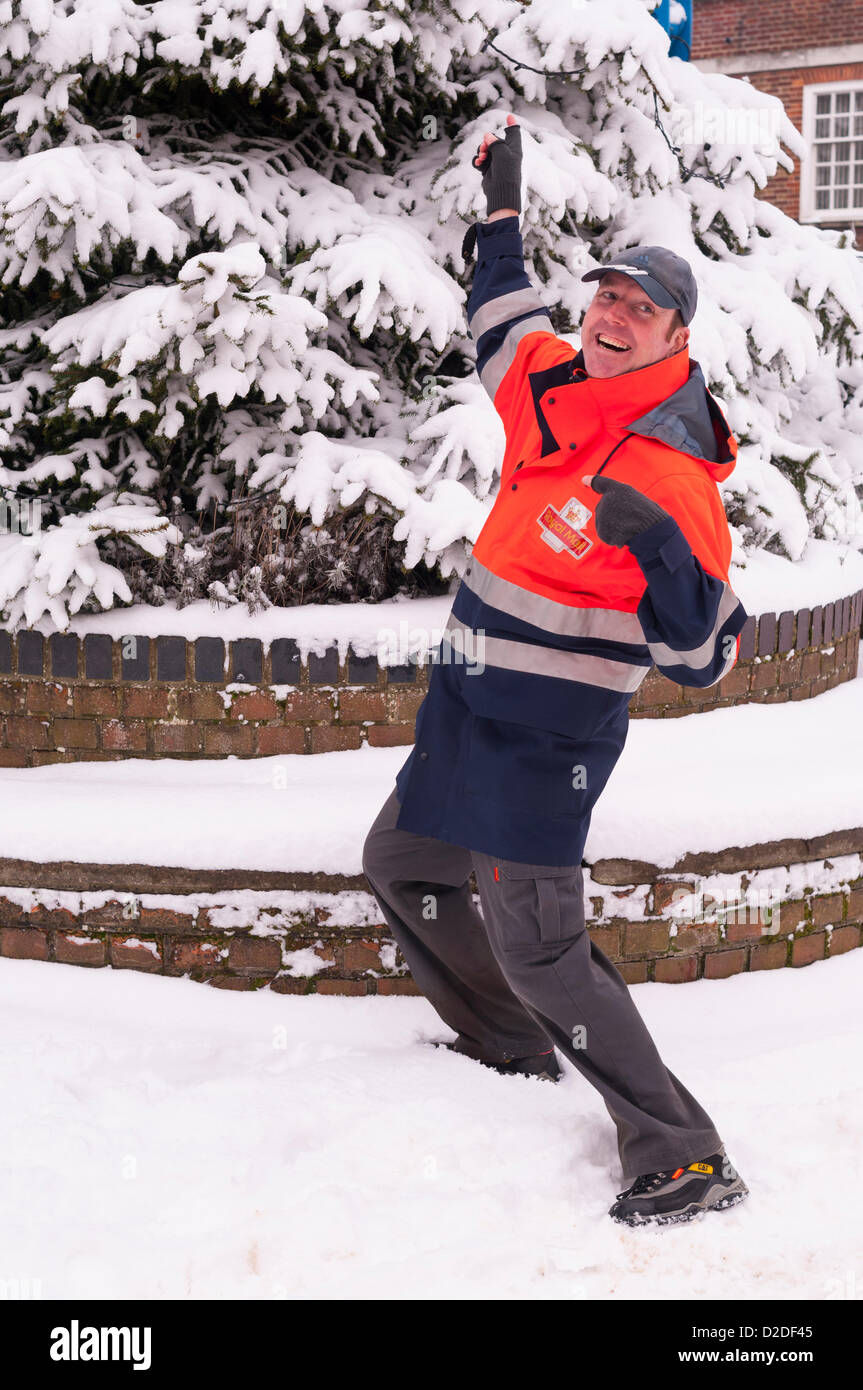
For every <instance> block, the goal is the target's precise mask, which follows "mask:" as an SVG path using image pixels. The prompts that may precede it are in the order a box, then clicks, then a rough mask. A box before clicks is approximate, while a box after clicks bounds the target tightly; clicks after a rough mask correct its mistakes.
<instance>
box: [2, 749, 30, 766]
mask: <svg viewBox="0 0 863 1390" xmlns="http://www.w3.org/2000/svg"><path fill="white" fill-rule="evenodd" d="M27 765H28V757H27V753H26V751H25V750H24V749H23V748H0V767H27Z"/></svg>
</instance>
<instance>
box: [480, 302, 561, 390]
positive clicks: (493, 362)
mask: <svg viewBox="0 0 863 1390" xmlns="http://www.w3.org/2000/svg"><path fill="white" fill-rule="evenodd" d="M553 331H554V330H553V329H552V326H551V319H550V318H549V316H548V313H547V311H545V310H544V311H543V312H542V313H541V314H534V315H533V317H532V318H529V319H522V321H521V323H514V324H513V326H512V328H511V329H510V330H509V332H508V333H507V335H506V337H505V338H504V340H503V342H502V343H501V345H500V347H499V348H498V350H497V352H495V353H493V355H492V356H491V357H490V358H489V360H488V362H486V364H485V366H484V367H483V369H482V371H481V372H480V374H479V379H480V381H481V382H482V384H483V386H484V387H485V389H486V391H487V392H488V394H489V396H490V397H491V399H492V400H494V398H495V396H496V395H497V388H498V387H499V386H500V383H501V382H502V381H503V379H504V377H505V376H506V374H507V372H508V371H509V369H510V367H511V366H512V364H513V361H514V359H515V354H516V352H517V351H518V345H519V343H520V342H521V340H522V338H526V337H527V335H528V333H537V332H542V333H553Z"/></svg>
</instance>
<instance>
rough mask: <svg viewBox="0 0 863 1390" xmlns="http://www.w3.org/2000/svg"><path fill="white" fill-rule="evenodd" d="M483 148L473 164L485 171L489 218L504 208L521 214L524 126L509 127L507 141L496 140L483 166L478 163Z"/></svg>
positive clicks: (483, 173) (487, 213) (485, 190)
mask: <svg viewBox="0 0 863 1390" xmlns="http://www.w3.org/2000/svg"><path fill="white" fill-rule="evenodd" d="M480 148H481V147H480V146H477V152H476V155H474V157H473V159H472V160H471V163H472V164H473V167H474V169H479V170H480V171H481V172H482V191H483V193H484V194H485V200H486V216H488V215H489V214H490V213H492V212H500V210H501V208H514V209H515V211H516V212H521V126H519V125H510V126H507V128H506V135H505V137H504V138H503V140H492V142H491V144H490V145H489V146H488V149H487V150H486V156H485V159H484V160H483V162H482V164H477V162H476V160H477V155H478V154H479V151H480Z"/></svg>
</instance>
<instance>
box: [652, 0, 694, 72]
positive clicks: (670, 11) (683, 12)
mask: <svg viewBox="0 0 863 1390" xmlns="http://www.w3.org/2000/svg"><path fill="white" fill-rule="evenodd" d="M693 3H694V0H659V4H658V5H657V6H656V9H655V10H653V11H652V12H651V13H652V14H653V18H654V19H655V20H656V21H657V23H658V24H661V25H662V27H663V29H664V30H665V32H666V34H668V36H669V38H670V39H671V43H670V44H669V48H668V56H669V57H670V58H682V59H683V60H684V62H688V61H689V54H690V51H691V48H692V6H693Z"/></svg>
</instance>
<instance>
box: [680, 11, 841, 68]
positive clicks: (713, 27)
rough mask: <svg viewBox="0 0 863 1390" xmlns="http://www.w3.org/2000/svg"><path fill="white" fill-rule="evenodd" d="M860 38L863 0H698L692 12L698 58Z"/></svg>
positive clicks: (694, 45)
mask: <svg viewBox="0 0 863 1390" xmlns="http://www.w3.org/2000/svg"><path fill="white" fill-rule="evenodd" d="M861 40H863V4H861V3H860V0H695V5H694V8H693V12H692V57H693V59H694V60H695V61H696V62H697V61H698V59H699V58H722V57H724V56H726V55H727V54H730V53H734V54H738V53H768V52H776V51H778V50H780V49H788V48H820V47H823V46H824V45H825V44H829V43H855V42H860V41H861Z"/></svg>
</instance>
